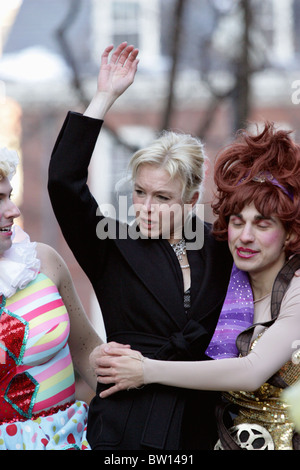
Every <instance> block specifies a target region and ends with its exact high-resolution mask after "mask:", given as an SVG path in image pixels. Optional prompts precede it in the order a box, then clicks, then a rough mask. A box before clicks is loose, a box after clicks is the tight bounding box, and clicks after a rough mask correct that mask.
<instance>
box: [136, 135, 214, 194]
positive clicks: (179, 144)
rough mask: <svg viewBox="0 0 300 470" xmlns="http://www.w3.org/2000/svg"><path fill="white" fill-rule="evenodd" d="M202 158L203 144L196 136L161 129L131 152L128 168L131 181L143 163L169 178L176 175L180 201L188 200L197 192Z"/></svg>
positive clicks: (201, 174)
mask: <svg viewBox="0 0 300 470" xmlns="http://www.w3.org/2000/svg"><path fill="white" fill-rule="evenodd" d="M205 160H206V156H205V153H204V146H203V144H202V142H201V141H200V140H199V139H197V138H196V137H192V136H191V135H189V134H181V133H177V132H173V131H164V132H163V133H162V134H161V136H160V137H159V138H158V139H157V140H155V141H154V142H153V143H152V144H150V145H149V146H148V147H145V148H143V149H141V150H138V151H137V152H135V153H134V155H133V156H132V158H131V160H130V162H129V169H130V171H131V177H132V180H133V181H134V180H135V178H136V175H137V171H138V168H139V167H140V166H141V165H143V164H149V165H155V166H157V167H160V168H163V169H164V170H166V171H167V172H168V173H169V175H170V177H171V179H172V178H176V177H178V178H179V179H180V180H181V182H182V187H183V190H182V199H183V202H189V201H190V200H191V199H192V198H193V196H194V194H195V193H196V192H199V194H200V192H201V184H202V182H203V178H204V161H205Z"/></svg>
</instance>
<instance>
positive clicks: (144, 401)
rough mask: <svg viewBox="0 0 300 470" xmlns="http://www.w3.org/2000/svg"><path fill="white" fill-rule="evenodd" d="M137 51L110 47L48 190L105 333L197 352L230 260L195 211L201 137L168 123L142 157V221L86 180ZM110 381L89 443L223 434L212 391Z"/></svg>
mask: <svg viewBox="0 0 300 470" xmlns="http://www.w3.org/2000/svg"><path fill="white" fill-rule="evenodd" d="M137 54H138V51H137V50H136V49H134V47H133V46H127V44H126V43H122V44H120V45H119V46H118V47H117V48H116V49H115V50H114V51H113V47H112V46H110V47H108V48H106V49H105V51H104V53H103V55H102V61H101V67H100V72H99V76H98V83H97V90H96V93H95V96H94V97H93V99H92V101H91V104H90V106H89V107H88V108H87V110H86V112H85V113H84V115H79V114H75V113H72V112H70V113H69V114H68V116H67V118H66V120H65V123H64V125H63V128H62V130H61V133H60V135H59V138H58V140H57V142H56V145H55V148H54V151H53V154H52V157H51V162H50V169H49V194H50V198H51V201H52V205H53V209H54V212H55V215H56V217H57V220H58V222H59V224H60V227H61V229H62V232H63V234H64V236H65V238H66V241H67V242H68V244H69V246H70V248H71V249H72V251H73V253H74V254H75V256H76V258H77V260H78V262H79V264H80V265H81V267H82V268H83V269H84V271H85V273H86V274H87V276H88V277H89V279H90V281H91V282H92V284H93V287H94V290H95V293H96V295H97V298H98V301H99V304H100V307H101V311H102V314H103V318H104V323H105V327H106V332H107V339H108V341H110V342H111V341H114V342H118V343H123V344H127V345H128V344H129V345H131V346H132V347H133V348H136V349H138V350H140V351H142V352H143V354H144V355H145V356H147V357H151V358H161V359H165V360H167V361H172V360H175V359H177V360H183V361H190V360H200V359H204V358H205V356H204V352H205V349H206V347H207V345H208V343H209V340H210V338H211V336H212V333H213V331H214V328H215V325H216V323H217V319H218V316H219V313H220V308H221V305H222V303H223V301H224V298H225V293H226V288H227V284H228V280H229V275H230V270H231V265H232V261H231V259H230V254H229V251H228V248H227V246H226V243H225V242H218V241H216V240H215V239H214V238H213V236H212V234H211V227H210V225H209V224H207V223H205V222H204V221H201V220H199V219H198V218H197V217H196V216H194V215H193V214H192V212H193V208H194V207H195V205H196V204H197V201H198V197H199V192H200V191H201V185H202V182H203V174H204V171H203V163H204V160H205V155H204V152H203V145H202V144H201V142H199V141H198V140H197V139H195V138H193V137H191V136H187V135H181V134H176V133H173V132H166V133H164V134H163V135H162V136H161V137H160V138H158V139H157V140H156V141H155V142H154V143H152V144H150V145H149V146H148V147H146V148H144V149H142V150H141V151H139V152H137V154H135V155H134V156H133V158H132V160H131V164H130V167H131V169H132V184H133V194H132V197H133V205H134V209H135V223H134V224H133V225H126V224H123V223H120V222H119V221H116V220H111V219H108V218H106V217H104V216H103V215H102V214H100V215H99V210H98V203H97V202H96V201H95V199H94V198H93V196H92V195H91V193H90V191H89V188H88V186H87V175H88V166H89V163H90V159H91V156H92V153H93V150H94V146H95V143H96V141H97V139H98V135H99V131H100V129H101V126H102V124H103V120H104V118H105V116H106V113H107V112H108V110H109V109H110V107H111V106H112V105H113V103H114V102H115V100H116V99H117V98H118V97H119V96H120V95H121V94H122V93H123V92H124V91H125V90H126V89H127V88H128V86H129V85H131V84H132V82H133V79H134V76H135V73H136V70H137ZM100 139H101V137H100ZM99 202H102V203H103V202H106V201H99ZM105 388H106V387H103V386H102V385H101V384H98V387H97V391H96V395H95V398H94V399H93V400H92V402H91V405H90V412H89V421H88V439H89V443H90V444H91V446H92V449H110V450H111V449H113V450H120V449H122V450H126V449H129V450H143V449H144V450H151V449H152V450H155V449H156V450H157V449H160V450H163V449H174V450H176V449H195V448H202V449H208V448H210V447H211V445H212V443H213V442H214V440H215V438H216V428H215V420H214V404H215V399H216V395H215V394H214V393H211V392H209V393H206V392H199V391H189V390H182V389H179V388H177V387H172V388H171V387H170V388H166V387H163V386H161V385H156V384H155V385H152V386H150V387H147V388H144V389H142V390H138V391H136V390H131V391H125V392H123V393H120V394H118V395H115V396H114V397H112V398H108V399H107V400H102V399H101V398H100V397H99V394H100V392H101V391H102V390H103V389H105Z"/></svg>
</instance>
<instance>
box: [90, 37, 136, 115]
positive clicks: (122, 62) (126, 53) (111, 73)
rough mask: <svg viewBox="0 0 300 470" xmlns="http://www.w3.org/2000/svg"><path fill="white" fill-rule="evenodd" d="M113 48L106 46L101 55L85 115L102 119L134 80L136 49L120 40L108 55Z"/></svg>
mask: <svg viewBox="0 0 300 470" xmlns="http://www.w3.org/2000/svg"><path fill="white" fill-rule="evenodd" d="M113 48H114V47H113V46H112V45H111V46H108V47H106V48H105V50H104V52H103V54H102V56H101V65H100V71H99V74H98V80H97V92H96V94H95V96H94V97H93V99H92V101H91V103H90V105H89V107H88V108H87V110H86V112H85V115H87V116H90V117H95V118H98V119H103V118H104V116H105V114H106V112H107V111H108V110H109V108H110V107H111V106H112V104H113V103H114V102H115V100H116V99H117V98H118V97H119V96H120V95H122V93H124V91H125V90H127V88H128V87H129V86H130V85H131V84H132V83H133V81H134V77H135V74H136V71H137V65H138V59H137V56H138V53H139V51H138V49H136V48H134V46H128V45H127V43H126V42H122V43H121V44H120V45H119V46H118V47H117V48H116V49H115V50H114V52H113V53H112V54H111V56H110V53H111V52H112V51H113ZM109 56H110V57H109Z"/></svg>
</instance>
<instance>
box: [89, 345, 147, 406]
mask: <svg viewBox="0 0 300 470" xmlns="http://www.w3.org/2000/svg"><path fill="white" fill-rule="evenodd" d="M143 361H144V357H143V355H142V354H141V353H140V352H139V351H134V350H132V349H130V346H129V345H123V344H120V343H116V342H114V341H112V342H109V343H106V344H102V345H101V346H97V347H96V348H95V349H94V350H93V351H92V353H91V354H90V365H91V367H92V369H93V371H94V373H95V374H96V375H97V382H100V383H102V384H105V385H109V384H112V386H111V387H110V388H108V389H106V390H104V391H102V392H101V393H100V397H101V398H107V397H109V396H110V395H113V394H114V393H116V392H119V391H121V390H129V389H132V388H138V387H140V386H141V385H143V384H144V371H143Z"/></svg>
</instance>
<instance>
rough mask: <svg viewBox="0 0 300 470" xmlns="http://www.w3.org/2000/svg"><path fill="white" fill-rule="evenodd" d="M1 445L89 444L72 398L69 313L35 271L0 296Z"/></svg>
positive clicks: (81, 407) (83, 412)
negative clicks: (15, 288)
mask: <svg viewBox="0 0 300 470" xmlns="http://www.w3.org/2000/svg"><path fill="white" fill-rule="evenodd" d="M0 302H1V306H0V450H2V449H10V450H15V449H28V450H32V449H36V450H39V449H45V450H48V449H89V446H88V443H87V441H86V422H87V412H88V407H87V405H86V404H85V403H83V402H75V401H74V400H75V378H74V370H73V365H72V360H71V355H70V350H69V346H68V343H67V341H68V336H69V331H70V322H69V316H68V313H67V311H66V307H65V305H64V303H63V301H62V298H61V296H60V294H59V292H58V290H57V288H56V286H55V284H54V283H53V282H52V281H51V280H50V279H49V278H48V277H47V276H45V275H44V274H42V273H39V274H38V275H37V277H36V278H35V280H33V281H32V282H30V283H29V284H28V285H27V286H26V287H25V289H22V290H18V291H17V292H16V293H15V294H14V295H13V296H12V297H10V298H8V299H6V298H5V297H4V296H2V297H1V296H0Z"/></svg>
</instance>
